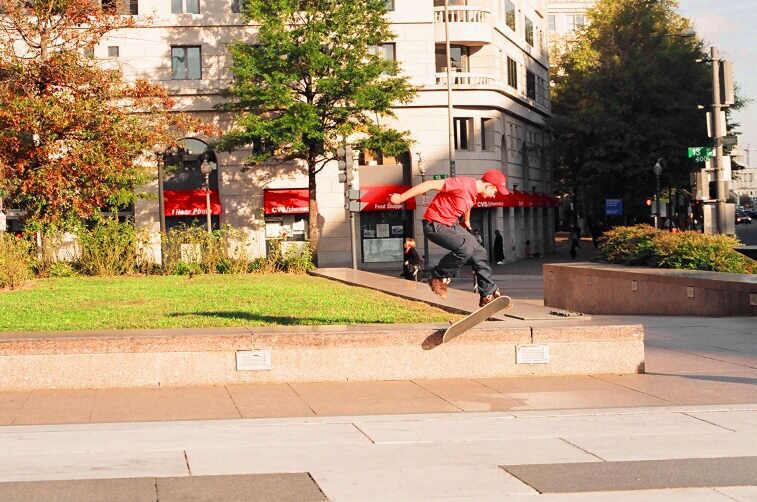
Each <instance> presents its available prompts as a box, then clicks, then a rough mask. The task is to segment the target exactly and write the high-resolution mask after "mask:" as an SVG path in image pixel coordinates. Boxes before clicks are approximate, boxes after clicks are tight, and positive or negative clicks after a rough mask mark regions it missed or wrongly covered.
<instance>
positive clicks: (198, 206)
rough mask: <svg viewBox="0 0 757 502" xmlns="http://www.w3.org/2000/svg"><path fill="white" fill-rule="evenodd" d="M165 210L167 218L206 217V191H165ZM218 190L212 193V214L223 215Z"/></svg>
mask: <svg viewBox="0 0 757 502" xmlns="http://www.w3.org/2000/svg"><path fill="white" fill-rule="evenodd" d="M163 208H164V211H163V212H164V213H165V215H166V216H205V215H206V214H207V213H208V212H207V209H206V208H207V202H206V199H205V190H164V191H163ZM221 211H222V208H221V200H220V199H219V198H218V190H211V191H210V214H216V215H217V214H221Z"/></svg>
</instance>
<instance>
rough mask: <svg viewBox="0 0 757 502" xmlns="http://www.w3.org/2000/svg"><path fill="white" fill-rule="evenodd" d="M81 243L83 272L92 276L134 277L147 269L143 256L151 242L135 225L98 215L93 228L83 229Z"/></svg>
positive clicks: (80, 258)
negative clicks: (141, 254)
mask: <svg viewBox="0 0 757 502" xmlns="http://www.w3.org/2000/svg"><path fill="white" fill-rule="evenodd" d="M76 235H77V237H78V240H79V247H80V255H79V259H78V266H79V270H81V271H82V272H83V273H85V274H89V275H105V276H109V275H124V274H134V273H137V272H139V271H140V269H141V267H144V266H146V262H147V260H146V259H144V257H142V256H140V251H139V250H141V249H145V246H144V245H143V243H144V242H146V241H147V234H146V232H145V231H144V230H137V229H136V228H135V227H134V223H133V222H132V221H128V220H127V221H125V222H123V223H121V222H119V221H118V219H116V218H109V217H103V216H100V215H96V216H95V218H94V220H93V224H92V225H91V226H90V227H89V228H87V227H81V228H80V229H79V230H78V231H77V232H76Z"/></svg>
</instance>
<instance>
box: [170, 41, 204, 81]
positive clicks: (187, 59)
mask: <svg viewBox="0 0 757 502" xmlns="http://www.w3.org/2000/svg"><path fill="white" fill-rule="evenodd" d="M201 61H202V58H201V57H200V46H186V47H171V72H172V78H173V79H174V80H196V79H201V78H202V65H201Z"/></svg>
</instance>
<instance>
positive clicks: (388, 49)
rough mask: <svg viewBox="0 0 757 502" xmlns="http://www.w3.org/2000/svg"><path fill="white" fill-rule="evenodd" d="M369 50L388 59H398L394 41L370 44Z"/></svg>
mask: <svg viewBox="0 0 757 502" xmlns="http://www.w3.org/2000/svg"><path fill="white" fill-rule="evenodd" d="M368 52H369V53H370V54H374V55H376V56H379V57H381V58H382V59H384V60H386V61H397V54H396V47H395V45H394V43H393V42H390V43H386V44H381V45H370V46H368Z"/></svg>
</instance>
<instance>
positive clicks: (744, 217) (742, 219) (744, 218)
mask: <svg viewBox="0 0 757 502" xmlns="http://www.w3.org/2000/svg"><path fill="white" fill-rule="evenodd" d="M739 223H749V224H750V225H751V223H752V217H751V216H749V214H748V213H747V212H746V211H737V212H736V224H737V225H738V224H739Z"/></svg>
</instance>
